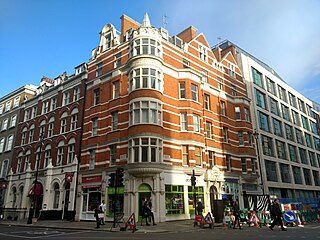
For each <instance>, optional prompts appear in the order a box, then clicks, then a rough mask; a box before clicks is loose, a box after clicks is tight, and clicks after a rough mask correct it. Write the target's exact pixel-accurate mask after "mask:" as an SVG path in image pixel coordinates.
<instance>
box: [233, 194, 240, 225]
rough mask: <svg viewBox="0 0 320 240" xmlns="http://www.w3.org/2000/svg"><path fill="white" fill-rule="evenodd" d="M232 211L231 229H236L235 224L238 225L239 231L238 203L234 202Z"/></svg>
mask: <svg viewBox="0 0 320 240" xmlns="http://www.w3.org/2000/svg"><path fill="white" fill-rule="evenodd" d="M232 211H233V216H234V222H233V229H235V228H236V224H237V223H238V227H239V229H241V225H240V208H239V204H238V201H237V200H236V201H234V203H233V206H232Z"/></svg>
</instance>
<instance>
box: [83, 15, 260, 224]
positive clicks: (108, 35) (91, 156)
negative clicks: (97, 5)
mask: <svg viewBox="0 0 320 240" xmlns="http://www.w3.org/2000/svg"><path fill="white" fill-rule="evenodd" d="M196 31H197V30H196V29H195V28H194V27H192V26H191V27H189V28H187V29H185V30H184V31H182V32H181V33H180V34H178V35H176V36H173V37H170V36H169V33H168V31H167V30H166V29H163V28H160V29H157V28H154V27H153V26H151V23H150V20H149V17H148V15H147V14H146V15H145V16H144V19H143V23H142V24H140V23H138V22H136V21H134V20H132V19H131V18H129V17H127V16H125V15H123V16H122V17H121V32H120V33H119V32H118V31H117V30H116V29H115V28H114V26H113V25H111V24H107V25H105V26H104V28H103V29H102V31H101V32H100V43H99V46H98V47H97V48H95V49H94V50H93V51H92V58H91V60H90V61H89V63H88V79H87V83H86V98H85V111H84V126H83V136H82V150H81V160H80V176H79V181H80V183H79V189H81V190H82V191H81V192H82V193H81V200H80V201H78V202H81V206H79V208H80V219H81V220H93V219H94V217H93V214H94V213H93V210H94V208H95V207H96V206H97V205H99V204H100V202H101V201H102V200H105V201H106V205H107V213H106V214H107V217H110V220H111V219H112V217H113V201H114V200H115V193H116V192H115V188H114V187H112V186H110V182H111V181H112V179H111V177H112V173H114V172H115V171H116V169H117V168H123V169H124V180H123V186H119V187H117V197H116V210H117V212H123V213H124V216H125V217H129V216H130V215H131V213H135V216H136V217H137V218H138V217H139V216H140V215H141V214H140V213H141V207H142V206H141V204H142V201H143V199H144V198H149V197H151V199H152V205H153V211H154V214H155V218H156V221H157V222H163V221H169V220H177V219H189V218H190V217H191V215H192V214H194V206H193V199H194V198H193V193H194V192H193V190H192V187H191V176H192V171H193V170H194V172H195V176H196V187H195V192H196V198H197V200H198V199H201V200H202V202H203V203H204V206H205V212H213V213H214V215H215V216H216V220H217V218H218V220H219V217H221V216H222V209H223V203H227V201H230V200H235V199H239V201H240V203H242V201H243V200H242V197H243V196H242V192H243V190H246V191H247V192H251V193H252V194H254V193H258V190H257V178H258V177H259V175H258V173H257V163H256V155H255V149H254V145H253V141H252V133H253V130H252V125H251V122H250V110H249V109H250V100H249V99H248V97H247V92H246V85H245V84H244V82H243V79H242V75H241V72H240V69H239V67H238V66H237V63H236V60H235V51H234V48H232V47H230V48H228V49H225V50H221V49H220V48H217V49H214V50H212V49H211V48H210V46H209V44H208V43H207V41H206V38H205V36H204V35H203V34H202V33H201V34H198V35H197V34H196ZM242 204H243V203H242Z"/></svg>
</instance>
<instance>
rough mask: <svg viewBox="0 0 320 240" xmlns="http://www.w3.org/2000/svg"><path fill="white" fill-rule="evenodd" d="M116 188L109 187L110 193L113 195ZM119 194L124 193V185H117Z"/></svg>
mask: <svg viewBox="0 0 320 240" xmlns="http://www.w3.org/2000/svg"><path fill="white" fill-rule="evenodd" d="M115 190H116V189H115V188H114V187H109V188H108V194H110V195H112V194H115V192H116V191H115ZM117 194H124V187H117Z"/></svg>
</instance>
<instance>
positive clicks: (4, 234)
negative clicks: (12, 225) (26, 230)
mask: <svg viewBox="0 0 320 240" xmlns="http://www.w3.org/2000/svg"><path fill="white" fill-rule="evenodd" d="M0 235H1V236H7V237H17V238H30V237H26V236H19V235H13V234H6V233H0ZM31 238H33V237H31Z"/></svg>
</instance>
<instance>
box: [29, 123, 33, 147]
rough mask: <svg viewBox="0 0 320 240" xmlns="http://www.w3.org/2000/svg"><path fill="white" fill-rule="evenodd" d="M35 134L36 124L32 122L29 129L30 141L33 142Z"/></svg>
mask: <svg viewBox="0 0 320 240" xmlns="http://www.w3.org/2000/svg"><path fill="white" fill-rule="evenodd" d="M33 136H34V125H33V124H32V125H31V126H30V129H29V143H32V142H33Z"/></svg>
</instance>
